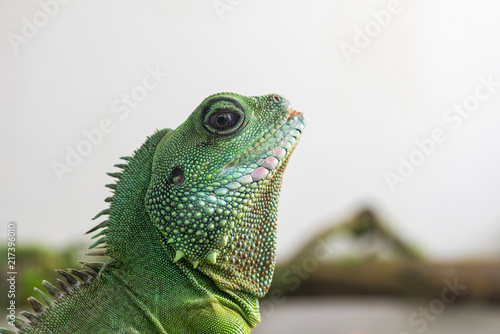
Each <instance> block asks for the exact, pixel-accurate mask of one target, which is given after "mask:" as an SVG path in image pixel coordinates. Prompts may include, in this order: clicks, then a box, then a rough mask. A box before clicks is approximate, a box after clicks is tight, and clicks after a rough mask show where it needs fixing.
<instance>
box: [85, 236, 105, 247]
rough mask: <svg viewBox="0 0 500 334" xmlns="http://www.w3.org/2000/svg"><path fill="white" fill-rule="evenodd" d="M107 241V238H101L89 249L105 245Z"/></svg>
mask: <svg viewBox="0 0 500 334" xmlns="http://www.w3.org/2000/svg"><path fill="white" fill-rule="evenodd" d="M106 241H107V238H106V237H102V238H100V239H99V240H97V241H96V242H94V243H93V244H92V245H90V246H89V249H92V248H95V247H97V246H98V245H102V244H105V243H106Z"/></svg>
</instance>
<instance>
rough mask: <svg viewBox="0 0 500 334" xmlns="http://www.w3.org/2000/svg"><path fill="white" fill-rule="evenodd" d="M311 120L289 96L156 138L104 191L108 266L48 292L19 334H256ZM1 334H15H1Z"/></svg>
mask: <svg viewBox="0 0 500 334" xmlns="http://www.w3.org/2000/svg"><path fill="white" fill-rule="evenodd" d="M304 125H305V121H304V119H303V117H302V115H301V114H300V113H297V112H295V111H294V110H293V109H292V108H291V106H290V104H289V103H288V102H287V101H286V100H285V99H284V98H283V97H281V96H278V95H267V96H261V97H245V96H241V95H237V94H232V93H222V94H216V95H213V96H210V97H208V98H207V99H205V100H204V101H203V102H202V103H201V105H200V106H199V107H198V108H197V109H196V110H195V111H194V112H193V113H192V114H191V116H190V117H189V118H188V119H187V120H186V122H184V123H183V124H182V125H181V126H179V127H178V128H177V129H175V130H170V129H164V130H160V131H158V132H156V133H155V134H154V135H152V136H151V137H149V138H148V139H147V141H146V142H145V143H144V144H143V145H142V147H141V148H140V149H139V150H137V151H136V152H135V154H134V156H133V157H125V158H124V159H125V160H127V161H128V163H127V164H126V165H125V164H124V165H116V166H117V167H120V168H123V172H121V173H109V174H110V175H111V176H114V177H116V178H117V179H118V181H117V183H116V184H111V185H108V187H110V188H112V189H113V190H114V192H115V193H114V195H113V196H112V197H111V198H109V199H107V201H108V202H111V204H110V208H109V209H106V210H104V211H102V212H101V213H100V214H98V215H97V217H99V216H102V215H109V217H108V219H107V220H105V221H104V222H102V223H101V224H99V225H98V226H96V228H94V229H92V230H91V231H89V232H94V231H96V230H99V233H97V234H96V235H95V236H94V238H97V241H96V242H95V243H94V244H93V245H92V246H90V248H95V247H98V248H102V250H100V251H98V252H97V253H96V254H95V255H109V256H110V257H111V260H110V261H108V262H106V263H105V264H102V263H84V267H86V269H85V270H80V271H76V270H70V271H69V273H68V272H62V271H61V274H62V275H63V276H64V277H65V279H66V281H67V282H68V283H65V282H63V281H58V284H59V285H60V287H61V289H58V288H56V287H54V286H52V285H51V284H50V283H48V282H45V281H44V282H43V286H44V287H45V288H46V289H47V291H48V293H49V295H51V296H52V298H51V297H49V296H47V295H46V294H44V293H43V292H41V291H38V293H39V294H40V296H41V298H42V299H43V301H44V302H45V305H44V304H42V303H40V302H39V301H37V300H36V299H35V298H30V302H31V303H32V305H33V308H34V310H35V311H36V314H30V313H27V312H24V313H22V314H23V315H24V316H25V317H27V318H28V321H25V320H21V319H19V318H17V319H16V321H15V323H16V326H17V327H18V328H19V331H18V333H44V334H49V333H64V334H67V333H249V332H250V329H251V328H252V327H254V326H255V325H256V324H258V323H259V321H260V316H259V306H258V300H257V298H259V297H262V296H264V295H265V294H266V292H267V291H268V289H269V285H270V284H271V279H272V275H273V271H274V265H275V250H276V225H275V224H276V218H277V206H278V198H279V192H280V188H281V178H282V174H283V171H284V169H285V167H286V164H287V162H288V159H289V157H290V155H291V153H292V151H293V149H294V148H295V145H296V144H297V142H298V139H299V137H300V134H301V132H302V130H303V128H304ZM0 332H3V333H10V331H9V330H6V329H0Z"/></svg>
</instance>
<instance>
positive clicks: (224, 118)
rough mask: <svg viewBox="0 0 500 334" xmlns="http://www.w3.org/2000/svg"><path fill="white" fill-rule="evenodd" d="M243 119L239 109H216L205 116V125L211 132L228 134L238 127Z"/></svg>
mask: <svg viewBox="0 0 500 334" xmlns="http://www.w3.org/2000/svg"><path fill="white" fill-rule="evenodd" d="M243 119H244V116H243V114H242V113H241V112H240V111H239V110H228V109H217V110H215V111H214V112H213V113H212V114H210V115H209V116H208V117H207V120H206V123H205V125H206V127H207V128H208V129H209V130H211V131H212V132H216V133H219V134H229V133H233V132H234V131H236V130H238V129H239V128H240V126H241V124H243Z"/></svg>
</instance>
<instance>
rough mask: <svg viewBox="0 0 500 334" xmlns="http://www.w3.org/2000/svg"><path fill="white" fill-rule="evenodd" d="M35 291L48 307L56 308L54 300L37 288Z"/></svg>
mask: <svg viewBox="0 0 500 334" xmlns="http://www.w3.org/2000/svg"><path fill="white" fill-rule="evenodd" d="M34 290H35V291H36V292H37V293H38V294H39V295H40V297H42V299H43V301H44V303H45V304H47V305H48V306H51V307H52V306H54V304H55V303H54V301H53V300H52V298H50V297H49V296H47V295H46V294H45V293H43V292H42V291H41V290H40V289H39V288H37V287H34Z"/></svg>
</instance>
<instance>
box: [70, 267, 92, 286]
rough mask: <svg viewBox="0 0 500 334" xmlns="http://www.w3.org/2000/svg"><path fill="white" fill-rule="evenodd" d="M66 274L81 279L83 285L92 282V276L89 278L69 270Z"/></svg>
mask: <svg viewBox="0 0 500 334" xmlns="http://www.w3.org/2000/svg"><path fill="white" fill-rule="evenodd" d="M68 272H69V273H70V274H71V275H74V276H76V277H78V278H79V279H81V280H82V281H83V282H84V283H89V282H90V281H91V280H92V276H89V275H87V274H85V273H83V272H81V271H78V270H75V269H71V268H69V269H68Z"/></svg>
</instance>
